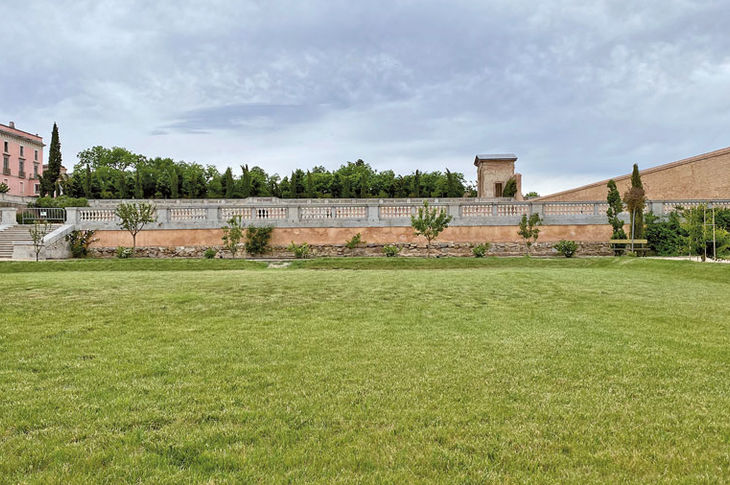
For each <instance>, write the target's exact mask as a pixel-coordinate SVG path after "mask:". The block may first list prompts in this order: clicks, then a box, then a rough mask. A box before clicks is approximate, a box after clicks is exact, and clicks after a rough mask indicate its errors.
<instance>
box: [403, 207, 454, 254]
mask: <svg viewBox="0 0 730 485" xmlns="http://www.w3.org/2000/svg"><path fill="white" fill-rule="evenodd" d="M451 219H452V217H451V216H450V215H448V214H446V211H445V210H443V209H436V208H433V209H430V208H429V206H428V202H427V201H424V202H423V207H419V208H418V216H411V227H413V229H414V231H415V233H416V236H423V237H425V238H426V256H430V255H431V241H433V240H434V239H436V238H437V237H438V235H439V234H441V233H442V232H443V230H444V229H446V228H447V227H449V223H450V222H451Z"/></svg>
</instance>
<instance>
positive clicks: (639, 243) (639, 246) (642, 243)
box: [608, 239, 649, 254]
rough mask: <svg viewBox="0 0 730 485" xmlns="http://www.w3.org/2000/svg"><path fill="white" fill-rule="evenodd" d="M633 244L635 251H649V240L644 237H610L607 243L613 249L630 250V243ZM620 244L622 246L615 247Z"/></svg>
mask: <svg viewBox="0 0 730 485" xmlns="http://www.w3.org/2000/svg"><path fill="white" fill-rule="evenodd" d="M632 242H633V244H634V252H635V253H642V254H643V253H646V252H647V251H649V241H647V240H646V239H633V240H632V239H611V240H609V241H608V243H609V244H610V245H611V249H613V250H614V251H631V243H632ZM619 244H620V245H622V246H623V247H622V248H619V247H616V246H618V245H619Z"/></svg>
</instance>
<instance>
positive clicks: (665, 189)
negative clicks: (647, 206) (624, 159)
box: [532, 148, 730, 202]
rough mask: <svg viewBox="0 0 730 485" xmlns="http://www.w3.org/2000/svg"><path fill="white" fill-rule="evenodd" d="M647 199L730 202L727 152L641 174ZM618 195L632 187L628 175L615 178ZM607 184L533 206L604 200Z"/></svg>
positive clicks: (569, 192)
mask: <svg viewBox="0 0 730 485" xmlns="http://www.w3.org/2000/svg"><path fill="white" fill-rule="evenodd" d="M640 172H641V181H642V183H643V184H644V190H646V196H647V198H649V199H651V200H681V199H728V198H730V148H725V149H723V150H718V151H715V152H711V153H706V154H703V155H698V156H696V157H692V158H687V159H684V160H679V161H677V162H673V163H668V164H665V165H660V166H658V167H653V168H648V169H645V170H641V171H640ZM614 180H615V181H616V185H617V186H618V190H619V192H620V193H621V195H623V194H624V192H626V191H627V190H628V189H629V187H630V186H631V175H630V174H628V175H622V176H619V177H615V178H614ZM607 183H608V180H603V181H601V182H596V183H594V184H590V185H586V186H583V187H578V188H576V189H572V190H566V191H564V192H558V193H557V194H551V195H547V196H545V197H541V198H539V199H532V201H533V202H548V201H568V202H575V201H588V200H591V201H593V200H605V199H606V195H607V188H606V184H607Z"/></svg>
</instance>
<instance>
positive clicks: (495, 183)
mask: <svg viewBox="0 0 730 485" xmlns="http://www.w3.org/2000/svg"><path fill="white" fill-rule="evenodd" d="M516 160H517V156H516V155H513V154H511V153H507V154H491V155H477V156H476V158H475V159H474V165H475V166H476V167H477V197H479V198H482V199H491V198H495V197H502V191H503V190H504V186H505V184H506V183H507V181H508V180H509V179H511V178H514V179H515V182H517V193H516V194H515V199H516V200H522V174H519V173H515V161H516Z"/></svg>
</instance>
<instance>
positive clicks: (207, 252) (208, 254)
mask: <svg viewBox="0 0 730 485" xmlns="http://www.w3.org/2000/svg"><path fill="white" fill-rule="evenodd" d="M217 253H218V252H217V251H216V250H215V249H213V248H208V249H206V250H205V252H204V253H203V257H204V258H205V259H213V258H215V255H216V254H217Z"/></svg>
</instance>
